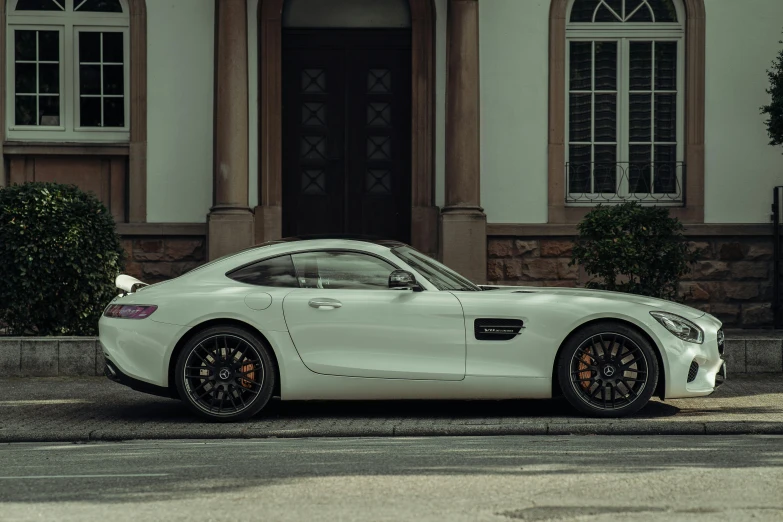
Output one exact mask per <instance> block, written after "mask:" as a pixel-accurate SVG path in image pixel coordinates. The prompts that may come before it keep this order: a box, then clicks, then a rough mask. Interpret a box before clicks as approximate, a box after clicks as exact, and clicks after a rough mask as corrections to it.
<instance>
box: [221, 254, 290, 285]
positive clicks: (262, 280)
mask: <svg viewBox="0 0 783 522" xmlns="http://www.w3.org/2000/svg"><path fill="white" fill-rule="evenodd" d="M228 277H230V278H231V279H233V280H234V281H239V282H240V283H247V284H250V285H258V286H276V287H294V288H298V287H299V283H298V282H297V279H296V274H295V273H294V263H293V261H291V256H281V257H275V258H273V259H267V260H266V261H261V262H259V263H256V264H254V265H250V266H248V267H245V268H242V269H240V270H237V271H236V272H233V273H231V274H230V275H229V276H228Z"/></svg>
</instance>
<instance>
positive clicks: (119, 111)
mask: <svg viewBox="0 0 783 522" xmlns="http://www.w3.org/2000/svg"><path fill="white" fill-rule="evenodd" d="M103 126H104V127H124V126H125V99H124V98H104V99H103Z"/></svg>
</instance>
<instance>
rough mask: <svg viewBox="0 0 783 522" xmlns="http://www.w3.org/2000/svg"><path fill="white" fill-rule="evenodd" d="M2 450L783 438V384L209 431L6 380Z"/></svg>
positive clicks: (350, 407) (133, 398)
mask: <svg viewBox="0 0 783 522" xmlns="http://www.w3.org/2000/svg"><path fill="white" fill-rule="evenodd" d="M0 389H2V390H3V394H2V395H1V396H0V442H22V441H36V442H45V441H52V442H64V441H86V440H131V439H194V438H200V439H204V438H206V439H209V438H257V437H258V438H262V437H360V436H361V437H367V436H437V435H567V434H625V435H637V434H670V435H691V434H754V433H755V434H783V376H781V375H766V376H764V375H756V376H735V377H733V378H730V379H729V381H728V382H727V383H726V384H725V385H724V386H723V387H721V388H720V389H719V390H718V391H717V392H716V393H715V394H713V395H712V396H710V397H706V398H699V399H687V400H685V399H681V400H671V401H666V402H660V401H658V400H655V401H653V402H651V403H650V404H649V405H648V406H647V407H646V408H645V409H644V410H642V411H641V412H640V413H638V414H637V415H635V416H633V417H630V418H624V419H608V420H597V419H589V418H584V417H580V416H579V415H577V414H576V413H575V412H574V411H573V410H572V409H571V408H570V406H569V405H568V404H567V403H566V402H565V401H563V400H545V401H543V400H542V401H488V402H487V401H449V402H444V401H404V402H386V401H384V402H299V403H287V402H286V403H283V402H274V403H272V404H271V405H270V407H269V411H267V412H262V414H260V415H259V416H258V417H256V418H255V419H253V420H252V421H248V422H243V423H236V424H213V423H206V422H203V421H201V420H200V419H198V418H196V417H194V416H193V415H192V414H191V413H190V412H189V411H188V410H186V408H185V407H184V406H183V405H182V404H181V403H180V402H179V401H175V400H170V399H163V398H158V397H154V396H151V395H145V394H142V393H139V392H135V391H133V390H131V389H129V388H126V387H124V386H121V385H118V384H115V383H113V382H110V381H108V380H107V379H105V378H102V377H83V378H70V377H53V378H15V379H14V378H6V379H0Z"/></svg>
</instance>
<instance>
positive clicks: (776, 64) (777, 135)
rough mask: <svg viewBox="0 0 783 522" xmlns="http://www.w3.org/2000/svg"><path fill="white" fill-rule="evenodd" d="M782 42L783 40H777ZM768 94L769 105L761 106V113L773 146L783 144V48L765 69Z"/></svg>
mask: <svg viewBox="0 0 783 522" xmlns="http://www.w3.org/2000/svg"><path fill="white" fill-rule="evenodd" d="M779 43H781V44H783V41H781V42H779ZM767 77H768V78H769V88H768V89H767V94H769V95H770V97H771V99H770V103H769V105H764V106H763V107H761V114H766V115H767V116H768V118H767V120H766V121H765V122H764V123H765V124H766V125H767V134H769V140H770V141H769V144H770V145H773V146H777V145H783V50H781V51H780V52H779V53H778V56H777V58H776V59H775V60H774V61H773V62H772V68H771V69H769V70H768V71H767Z"/></svg>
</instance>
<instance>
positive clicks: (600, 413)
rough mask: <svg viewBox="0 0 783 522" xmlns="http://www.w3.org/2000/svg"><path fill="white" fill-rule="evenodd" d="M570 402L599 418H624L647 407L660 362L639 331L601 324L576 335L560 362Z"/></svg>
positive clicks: (616, 325) (564, 385)
mask: <svg viewBox="0 0 783 522" xmlns="http://www.w3.org/2000/svg"><path fill="white" fill-rule="evenodd" d="M557 371H558V378H559V381H560V388H561V390H562V392H563V395H564V396H565V398H566V399H567V400H568V402H569V403H570V404H571V405H572V406H573V407H575V408H576V409H577V410H579V411H581V412H582V413H585V414H588V415H591V416H595V417H622V416H624V415H630V414H632V413H635V412H637V411H639V410H640V409H641V408H643V407H644V406H645V405H646V404H647V403H648V402H649V400H650V398H651V397H652V395H653V393H654V392H655V388H656V385H657V383H658V359H657V358H656V356H655V352H654V351H653V347H652V346H650V343H649V342H648V341H647V339H645V338H644V337H643V336H642V335H640V334H639V333H638V332H637V331H636V330H634V329H632V328H629V327H628V326H626V325H624V324H621V323H598V324H595V325H591V326H588V327H586V328H584V329H583V330H581V331H579V332H577V333H576V334H575V335H573V336H572V337H571V338H570V339H569V340H568V341H567V342H566V344H565V346H564V347H563V350H562V351H561V353H560V357H559V359H558V368H557Z"/></svg>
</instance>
